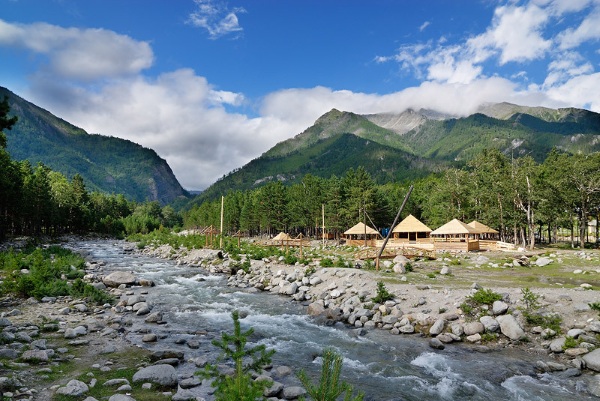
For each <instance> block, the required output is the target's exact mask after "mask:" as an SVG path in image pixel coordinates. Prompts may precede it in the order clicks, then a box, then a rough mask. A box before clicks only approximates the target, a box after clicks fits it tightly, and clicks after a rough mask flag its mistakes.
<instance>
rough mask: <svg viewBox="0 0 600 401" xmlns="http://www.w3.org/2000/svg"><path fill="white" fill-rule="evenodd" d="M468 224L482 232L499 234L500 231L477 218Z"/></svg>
mask: <svg viewBox="0 0 600 401" xmlns="http://www.w3.org/2000/svg"><path fill="white" fill-rule="evenodd" d="M468 225H469V226H471V227H473V228H474V229H476V230H478V231H479V232H480V233H481V234H498V231H496V230H494V229H493V228H491V227H488V226H486V225H485V224H483V223H480V222H478V221H476V220H473V221H472V222H470V223H469V224H468Z"/></svg>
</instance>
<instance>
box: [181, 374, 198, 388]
mask: <svg viewBox="0 0 600 401" xmlns="http://www.w3.org/2000/svg"><path fill="white" fill-rule="evenodd" d="M201 384H202V381H201V380H200V379H198V378H197V377H190V378H187V379H183V380H181V381H180V382H179V387H181V388H185V389H188V388H194V387H198V386H199V385H201Z"/></svg>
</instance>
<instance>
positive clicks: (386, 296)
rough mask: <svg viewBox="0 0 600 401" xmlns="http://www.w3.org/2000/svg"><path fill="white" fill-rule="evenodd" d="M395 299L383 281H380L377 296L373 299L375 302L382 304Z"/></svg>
mask: <svg viewBox="0 0 600 401" xmlns="http://www.w3.org/2000/svg"><path fill="white" fill-rule="evenodd" d="M393 298H394V296H393V295H392V294H390V293H389V292H388V290H387V288H385V284H384V283H383V281H378V282H377V295H376V296H375V297H374V298H371V299H372V300H373V302H376V303H378V304H381V303H384V302H385V301H388V300H390V299H393Z"/></svg>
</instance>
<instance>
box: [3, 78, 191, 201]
mask: <svg viewBox="0 0 600 401" xmlns="http://www.w3.org/2000/svg"><path fill="white" fill-rule="evenodd" d="M4 95H6V96H8V97H9V103H10V107H11V115H16V116H17V117H18V118H19V120H18V122H17V123H16V124H15V125H14V127H13V128H12V130H9V131H7V132H6V136H7V150H8V152H9V153H10V155H11V157H13V158H14V159H16V160H29V161H30V162H31V164H33V165H35V164H37V163H38V162H42V163H44V164H45V165H47V166H48V167H50V168H52V169H53V170H55V171H58V172H60V173H62V174H64V175H65V176H67V177H68V178H71V177H73V176H74V175H75V174H76V173H79V174H80V175H81V176H82V177H83V179H84V180H85V183H86V186H87V188H88V189H89V190H93V191H100V192H104V193H120V194H124V195H125V196H126V197H128V198H129V199H132V200H136V201H146V200H158V201H159V202H161V203H162V204H166V203H170V202H172V201H173V200H175V199H177V198H180V197H185V196H187V193H186V191H185V190H184V189H183V188H182V187H181V185H180V184H179V182H178V181H177V179H176V178H175V175H174V174H173V172H172V171H171V168H170V167H169V165H168V164H167V163H166V161H165V160H163V159H161V158H160V157H159V156H158V155H157V154H156V152H154V151H153V150H151V149H147V148H144V147H142V146H140V145H138V144H135V143H133V142H131V141H127V140H124V139H119V138H114V137H106V136H102V135H90V134H88V133H86V132H85V131H84V130H82V129H81V128H78V127H75V126H73V125H72V124H69V123H68V122H66V121H64V120H62V119H60V118H58V117H56V116H54V115H52V114H51V113H49V112H48V111H46V110H44V109H41V108H39V107H37V106H36V105H34V104H32V103H30V102H27V101H26V100H24V99H22V98H20V97H18V96H17V95H15V94H14V93H12V92H10V91H9V90H7V89H5V88H2V87H0V98H2V97H4Z"/></svg>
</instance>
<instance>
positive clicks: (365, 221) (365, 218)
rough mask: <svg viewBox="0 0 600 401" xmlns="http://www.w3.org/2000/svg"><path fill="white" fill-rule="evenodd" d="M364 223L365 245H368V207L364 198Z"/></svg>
mask: <svg viewBox="0 0 600 401" xmlns="http://www.w3.org/2000/svg"><path fill="white" fill-rule="evenodd" d="M363 224H364V225H365V247H366V246H367V208H366V207H365V200H364V199H363Z"/></svg>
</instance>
